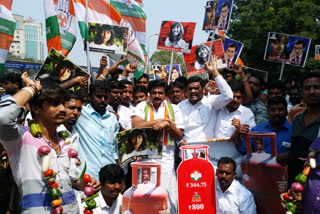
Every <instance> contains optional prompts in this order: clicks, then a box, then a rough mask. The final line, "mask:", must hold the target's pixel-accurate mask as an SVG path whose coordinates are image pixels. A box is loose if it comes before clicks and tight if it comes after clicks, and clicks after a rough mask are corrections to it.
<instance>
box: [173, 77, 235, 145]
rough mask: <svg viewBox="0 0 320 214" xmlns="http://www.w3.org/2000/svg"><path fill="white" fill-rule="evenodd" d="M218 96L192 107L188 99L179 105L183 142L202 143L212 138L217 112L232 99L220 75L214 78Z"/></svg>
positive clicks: (230, 92) (205, 99) (228, 87)
mask: <svg viewBox="0 0 320 214" xmlns="http://www.w3.org/2000/svg"><path fill="white" fill-rule="evenodd" d="M215 81H216V83H217V85H218V87H219V91H220V93H221V94H220V95H209V96H208V97H206V98H202V100H201V101H199V102H198V103H197V104H195V105H192V104H191V103H190V102H189V99H187V100H183V101H181V102H180V103H179V105H178V106H179V107H180V109H181V112H182V115H183V119H184V121H183V122H184V137H183V138H184V140H185V141H187V142H188V141H204V140H207V139H212V138H214V136H215V135H214V130H215V126H216V119H217V111H218V110H219V109H221V108H222V107H224V106H226V105H227V104H228V103H229V102H230V101H231V100H232V98H233V93H232V90H231V88H230V86H229V85H228V83H227V82H226V81H225V80H224V79H223V77H222V76H221V75H219V76H218V77H216V78H215Z"/></svg>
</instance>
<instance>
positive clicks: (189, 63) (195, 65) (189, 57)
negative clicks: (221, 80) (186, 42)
mask: <svg viewBox="0 0 320 214" xmlns="http://www.w3.org/2000/svg"><path fill="white" fill-rule="evenodd" d="M210 45H211V42H207V43H205V44H201V45H197V46H193V47H192V50H191V53H190V54H183V57H184V61H185V63H186V68H187V75H188V76H191V75H195V74H199V73H203V72H206V71H205V64H206V62H208V60H209V57H210ZM211 55H212V56H213V55H215V56H216V58H217V66H218V69H220V68H226V67H227V64H226V61H225V58H224V49H223V45H222V40H221V39H218V40H214V41H213V44H212V49H211Z"/></svg>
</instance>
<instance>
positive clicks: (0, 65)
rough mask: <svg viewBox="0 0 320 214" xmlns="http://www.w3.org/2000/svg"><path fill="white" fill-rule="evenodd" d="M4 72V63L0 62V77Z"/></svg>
mask: <svg viewBox="0 0 320 214" xmlns="http://www.w3.org/2000/svg"><path fill="white" fill-rule="evenodd" d="M3 73H4V64H2V63H0V77H2V75H3Z"/></svg>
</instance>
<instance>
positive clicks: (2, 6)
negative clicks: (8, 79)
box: [0, 0, 16, 76]
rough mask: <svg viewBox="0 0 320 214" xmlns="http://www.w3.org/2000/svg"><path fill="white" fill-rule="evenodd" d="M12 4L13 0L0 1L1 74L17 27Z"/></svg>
mask: <svg viewBox="0 0 320 214" xmlns="http://www.w3.org/2000/svg"><path fill="white" fill-rule="evenodd" d="M11 6H12V0H1V1H0V76H1V75H2V73H3V67H4V63H5V62H6V59H7V55H8V52H9V48H10V46H11V43H12V40H13V34H14V30H15V28H16V21H15V20H14V18H13V16H12V12H11Z"/></svg>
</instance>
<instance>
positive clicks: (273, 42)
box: [264, 32, 311, 67]
mask: <svg viewBox="0 0 320 214" xmlns="http://www.w3.org/2000/svg"><path fill="white" fill-rule="evenodd" d="M310 44H311V39H309V38H303V37H298V36H292V35H286V34H281V33H274V32H269V35H268V42H267V46H266V50H265V54H264V60H268V61H274V62H284V63H286V64H290V65H294V66H298V67H304V66H305V63H306V60H307V56H308V52H309V47H310Z"/></svg>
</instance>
